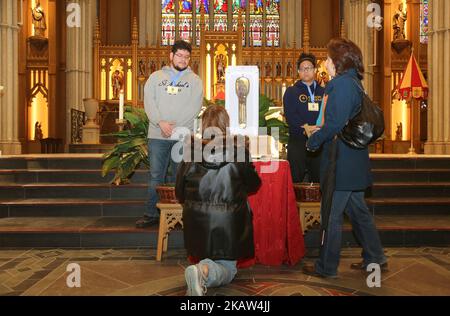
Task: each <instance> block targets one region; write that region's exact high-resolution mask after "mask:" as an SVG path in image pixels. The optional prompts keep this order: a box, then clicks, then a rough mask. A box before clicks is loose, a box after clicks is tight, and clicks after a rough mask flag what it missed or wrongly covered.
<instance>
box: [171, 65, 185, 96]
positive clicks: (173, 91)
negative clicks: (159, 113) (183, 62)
mask: <svg viewBox="0 0 450 316" xmlns="http://www.w3.org/2000/svg"><path fill="white" fill-rule="evenodd" d="M183 74H184V71H179V72H178V73H175V72H173V74H172V76H170V86H168V87H167V93H168V94H170V95H177V94H178V92H180V91H181V89H180V88H178V87H177V84H178V80H180V78H181V76H182V75H183Z"/></svg>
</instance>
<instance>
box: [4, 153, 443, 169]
mask: <svg viewBox="0 0 450 316" xmlns="http://www.w3.org/2000/svg"><path fill="white" fill-rule="evenodd" d="M102 157H103V155H102V154H52V155H21V156H0V169H31V170H33V169H80V168H83V169H85V170H100V169H101V167H102ZM371 167H372V168H373V169H449V168H450V157H449V156H424V155H417V156H412V157H411V156H408V155H371Z"/></svg>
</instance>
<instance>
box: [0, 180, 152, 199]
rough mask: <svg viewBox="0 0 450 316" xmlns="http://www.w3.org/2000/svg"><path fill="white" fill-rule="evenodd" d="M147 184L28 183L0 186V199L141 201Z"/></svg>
mask: <svg viewBox="0 0 450 316" xmlns="http://www.w3.org/2000/svg"><path fill="white" fill-rule="evenodd" d="M147 188H148V186H147V184H145V183H132V184H127V185H120V186H116V185H112V184H108V183H30V184H3V185H0V199H74V198H78V199H102V200H121V199H134V200H136V199H142V200H146V199H147V196H148V192H147Z"/></svg>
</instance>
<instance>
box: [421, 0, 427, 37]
mask: <svg viewBox="0 0 450 316" xmlns="http://www.w3.org/2000/svg"><path fill="white" fill-rule="evenodd" d="M428 2H429V0H421V1H420V42H421V43H422V44H428V17H429V11H428V10H429V4H428Z"/></svg>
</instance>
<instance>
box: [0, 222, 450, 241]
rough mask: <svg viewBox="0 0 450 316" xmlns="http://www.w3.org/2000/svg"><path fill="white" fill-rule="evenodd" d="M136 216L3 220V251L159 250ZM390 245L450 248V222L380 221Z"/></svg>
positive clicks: (178, 234) (176, 237)
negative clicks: (63, 249)
mask: <svg viewBox="0 0 450 316" xmlns="http://www.w3.org/2000/svg"><path fill="white" fill-rule="evenodd" d="M136 220H137V218H136V217H126V218H117V217H78V218H6V219H0V248H30V247H35V248H39V247H45V248H48V247H51V248H104V247H109V248H121V247H125V248H137V247H150V248H156V242H157V227H154V228H149V229H137V228H135V226H134V223H135V221H136ZM375 222H376V225H377V228H378V230H379V233H380V237H381V241H382V243H383V245H384V246H396V247H407V246H415V247H423V246H448V245H449V244H450V219H449V218H441V217H436V216H434V217H429V216H425V215H422V216H412V217H409V218H408V219H405V218H404V217H403V216H376V217H375ZM343 231H344V233H343V240H342V244H343V246H356V245H357V243H356V241H355V239H354V238H353V235H352V231H351V226H350V225H349V224H348V223H346V224H345V225H344V228H343ZM305 242H306V246H307V247H308V248H315V247H317V246H318V244H319V231H318V230H314V229H312V230H309V231H308V232H307V233H306V235H305ZM169 247H171V248H182V247H183V232H182V231H181V230H175V231H174V232H172V233H171V234H170V237H169Z"/></svg>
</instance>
